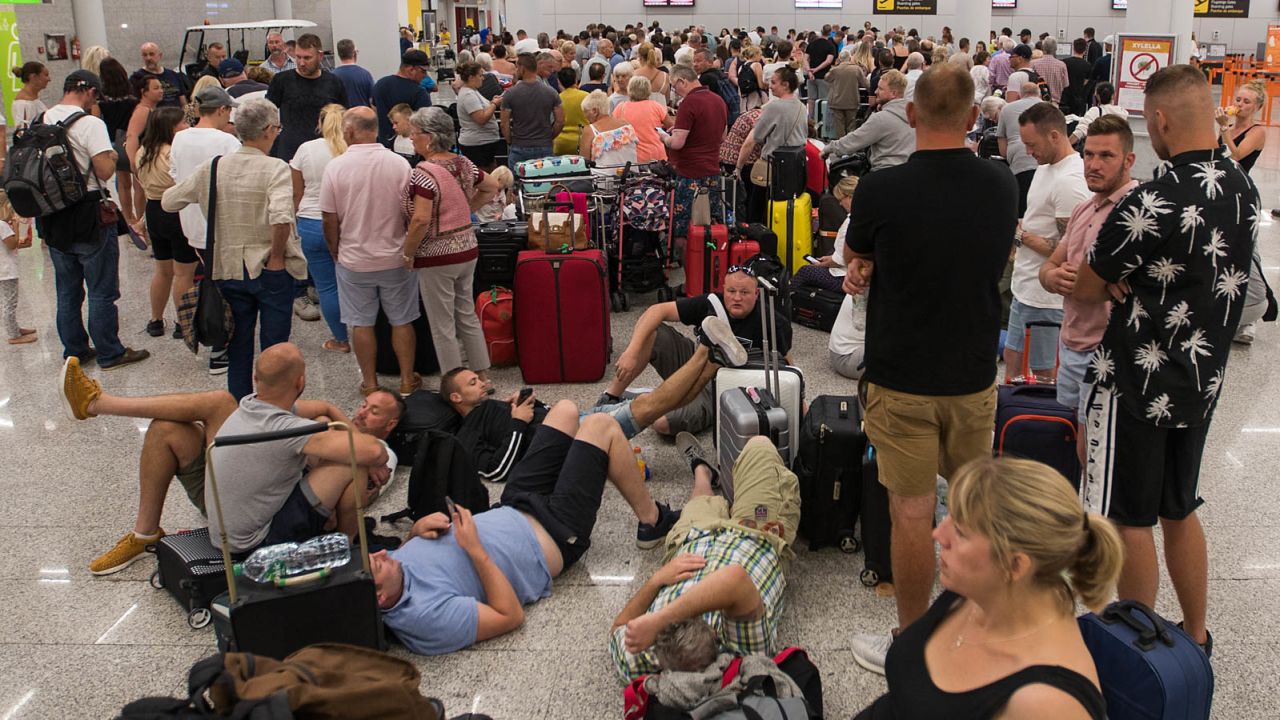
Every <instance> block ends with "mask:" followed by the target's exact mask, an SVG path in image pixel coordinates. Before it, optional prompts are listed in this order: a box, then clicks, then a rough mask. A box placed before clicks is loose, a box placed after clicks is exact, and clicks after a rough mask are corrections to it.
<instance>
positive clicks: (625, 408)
mask: <svg viewBox="0 0 1280 720" xmlns="http://www.w3.org/2000/svg"><path fill="white" fill-rule="evenodd" d="M595 413H604V414H605V415H609V416H611V417H613V419H614V420H617V421H618V426H619V427H621V428H622V434H623V435H625V436H626V438H627V439H628V440H630V439H631V438H633V437H635V436H637V435H639V434H640V433H641V432H642V431H643V430H644V428H637V427H636V416H635V415H633V414H631V401H630V400H623V401H622V402H620V403H609V404H607V405H597V406H595V407H593V408H591V409H590V410H588V411H587V412H580V413H578V419H582V418H584V417H586V416H588V415H593V414H595Z"/></svg>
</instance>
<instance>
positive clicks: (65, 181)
mask: <svg viewBox="0 0 1280 720" xmlns="http://www.w3.org/2000/svg"><path fill="white" fill-rule="evenodd" d="M84 116H85V113H83V112H76V113H73V114H72V115H71V116H70V117H68V118H67V119H65V120H63V121H62V122H57V123H52V124H46V123H44V122H43V120H44V115H41V116H40V117H37V118H36V119H35V120H34V121H32V123H31V124H30V125H28V126H27V127H25V128H22V129H21V130H19V131H18V132H16V133H14V136H13V147H11V148H9V160H8V162H7V163H6V165H5V169H4V179H3V180H2V181H0V184H2V185H3V186H4V191H5V194H6V195H8V197H9V202H10V203H12V204H13V209H14V210H15V211H17V213H18V214H19V215H21V216H22V217H29V218H37V217H45V216H46V215H52V214H54V213H56V212H58V211H60V210H65V209H66V208H69V207H71V206H72V205H75V204H76V203H78V202H80V201H81V200H83V199H84V197H85V195H87V194H88V192H89V188H88V184H87V183H86V182H85V177H84V173H83V172H81V171H80V167H79V166H78V165H76V160H75V155H74V152H73V151H72V149H71V144H70V143H69V142H67V132H68V131H69V130H70V129H71V126H72V125H74V124H75V123H76V121H77V120H79V119H80V118H82V117H84Z"/></svg>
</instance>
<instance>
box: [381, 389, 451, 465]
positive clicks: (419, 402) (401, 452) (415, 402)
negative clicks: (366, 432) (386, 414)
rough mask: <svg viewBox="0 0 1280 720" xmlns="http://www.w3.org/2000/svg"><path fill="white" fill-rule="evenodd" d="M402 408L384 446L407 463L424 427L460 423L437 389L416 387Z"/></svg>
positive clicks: (445, 428) (448, 428) (446, 429)
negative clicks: (417, 388) (402, 412)
mask: <svg viewBox="0 0 1280 720" xmlns="http://www.w3.org/2000/svg"><path fill="white" fill-rule="evenodd" d="M404 405H405V410H404V414H402V415H401V416H400V422H398V423H396V426H395V429H393V430H392V431H391V434H390V435H387V446H388V447H390V448H391V450H392V452H394V453H395V454H396V457H397V458H399V460H400V464H401V465H404V466H405V467H408V466H410V465H412V464H413V462H414V460H416V459H417V458H416V457H414V456H415V455H416V454H417V450H418V441H419V440H420V439H421V438H422V434H423V433H424V432H426V431H427V430H440V431H442V432H449V433H451V432H454V431H456V430H457V429H458V426H459V425H461V424H462V418H461V417H460V416H459V415H458V413H456V412H454V409H453V407H452V406H451V405H449V402H448V401H447V400H445V399H444V398H442V397H440V393H437V392H432V391H430V390H418V391H416V392H414V393H413V394H412V395H410V396H409V397H407V398H405V399H404Z"/></svg>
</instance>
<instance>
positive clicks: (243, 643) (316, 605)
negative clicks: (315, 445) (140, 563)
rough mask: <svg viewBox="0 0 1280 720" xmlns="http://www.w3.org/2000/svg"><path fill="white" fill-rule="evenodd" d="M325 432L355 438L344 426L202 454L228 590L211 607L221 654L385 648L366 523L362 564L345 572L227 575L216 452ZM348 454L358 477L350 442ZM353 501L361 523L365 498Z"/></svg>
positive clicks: (231, 441) (223, 442) (351, 564)
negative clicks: (259, 578) (324, 646)
mask: <svg viewBox="0 0 1280 720" xmlns="http://www.w3.org/2000/svg"><path fill="white" fill-rule="evenodd" d="M329 429H334V430H343V431H346V432H347V433H348V435H350V433H351V432H352V430H351V428H350V426H348V425H347V424H346V423H340V422H332V423H314V424H310V425H303V426H300V427H296V428H289V429H287V430H277V431H274V432H264V433H254V434H250V435H231V436H224V437H218V438H215V439H214V441H213V443H211V444H210V445H209V448H208V449H207V450H206V451H205V466H206V467H207V468H208V474H209V478H208V479H209V485H210V487H211V488H212V490H213V498H214V506H215V509H216V512H215V513H214V515H215V516H216V517H217V521H218V531H219V535H220V540H221V551H222V562H223V572H224V573H225V575H226V581H227V591H226V592H224V593H222V594H221V595H219V596H218V597H217V598H215V599H214V600H213V603H212V605H211V606H210V610H211V612H212V615H213V629H214V634H215V635H216V637H217V641H218V649H219V650H220V651H222V652H248V653H254V654H256V655H265V656H267V657H273V658H276V659H283V658H284V657H286V656H288V655H289V654H291V653H293V652H295V651H297V650H301V649H302V648H304V647H306V646H308V645H313V644H315V643H325V642H329V643H346V644H348V645H359V646H362V647H368V648H374V649H376V650H385V649H386V640H385V637H384V635H383V631H382V613H381V611H380V610H379V609H378V597H377V591H376V589H375V587H374V582H373V573H372V571H371V570H370V569H369V551H368V547H369V538H368V536H367V535H366V531H365V526H364V523H363V522H360V523H357V526H358V533H359V535H358V537H359V541H360V551H359V552H360V554H359V561H357V560H356V559H355V558H352V559H349V560H348V561H347V563H346V564H345V565H341V566H338V567H335V568H331V569H326V570H322V571H319V572H313V573H307V574H305V575H301V576H298V577H291V578H285V579H281V580H277V581H275V582H274V583H270V584H269V583H258V582H253V581H250V580H247V579H243V578H237V577H236V575H235V573H233V571H232V562H231V560H232V558H231V547H230V545H229V544H228V542H227V528H226V523H225V522H224V521H223V516H222V500H221V498H220V497H219V495H218V480H217V474H216V473H215V467H214V462H213V450H214V448H219V447H224V448H225V447H234V446H237V445H249V444H253V443H261V442H271V441H274V440H283V439H286V438H292V437H302V436H305V435H312V434H315V433H319V432H324V431H326V430H329ZM349 447H350V448H351V457H350V463H351V473H352V475H353V476H358V468H357V466H356V456H355V445H354V439H352V440H349ZM355 500H356V516H357V517H360V518H363V517H364V493H363V492H357V493H355Z"/></svg>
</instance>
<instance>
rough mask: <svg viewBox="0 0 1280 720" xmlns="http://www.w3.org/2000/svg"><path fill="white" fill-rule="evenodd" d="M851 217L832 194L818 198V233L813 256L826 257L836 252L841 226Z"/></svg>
mask: <svg viewBox="0 0 1280 720" xmlns="http://www.w3.org/2000/svg"><path fill="white" fill-rule="evenodd" d="M848 217H849V213H847V212H845V209H844V206H843V205H841V204H840V201H839V200H837V199H836V196H835V195H832V194H831V193H824V194H823V195H822V197H820V198H818V232H817V234H816V237H815V238H814V240H813V254H814V255H816V256H818V257H825V256H827V255H830V254H832V253H833V252H835V249H836V236H837V235H838V234H839V233H840V226H841V225H843V224H844V221H845V220H846V219H847V218H848Z"/></svg>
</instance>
